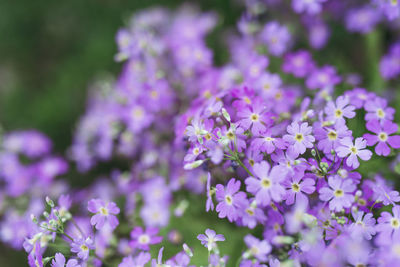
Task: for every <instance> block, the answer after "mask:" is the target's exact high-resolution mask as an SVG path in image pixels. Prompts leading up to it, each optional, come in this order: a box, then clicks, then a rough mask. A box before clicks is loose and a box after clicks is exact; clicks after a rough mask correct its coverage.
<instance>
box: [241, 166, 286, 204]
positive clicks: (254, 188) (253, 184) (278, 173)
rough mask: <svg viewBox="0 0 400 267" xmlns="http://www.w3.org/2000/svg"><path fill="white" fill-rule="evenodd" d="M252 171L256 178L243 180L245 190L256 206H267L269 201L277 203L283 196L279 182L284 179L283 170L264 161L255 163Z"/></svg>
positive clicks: (282, 189)
mask: <svg viewBox="0 0 400 267" xmlns="http://www.w3.org/2000/svg"><path fill="white" fill-rule="evenodd" d="M253 171H254V174H255V176H256V177H248V178H247V179H246V180H245V183H246V189H247V191H248V192H249V193H252V194H253V195H255V197H256V201H257V204H260V205H262V206H267V205H268V204H269V203H270V202H271V200H273V201H276V202H279V201H281V200H282V197H283V195H284V194H285V189H284V188H283V186H282V185H281V184H280V182H281V181H282V180H283V179H285V174H286V172H285V170H284V169H283V168H281V167H279V166H274V167H272V168H271V170H270V165H269V164H268V163H267V162H266V161H262V162H260V163H255V164H254V166H253Z"/></svg>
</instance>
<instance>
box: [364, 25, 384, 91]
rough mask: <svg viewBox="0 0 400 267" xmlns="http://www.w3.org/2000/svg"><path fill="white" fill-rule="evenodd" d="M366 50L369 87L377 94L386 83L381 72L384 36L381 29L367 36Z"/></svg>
mask: <svg viewBox="0 0 400 267" xmlns="http://www.w3.org/2000/svg"><path fill="white" fill-rule="evenodd" d="M365 50H366V51H365V54H366V59H367V62H366V63H367V64H365V66H366V68H367V70H366V74H367V77H369V80H368V86H369V88H370V89H371V90H373V91H375V92H377V93H379V92H382V91H383V88H384V86H385V82H384V80H383V79H382V77H381V75H380V72H379V61H380V59H381V51H382V36H381V31H379V29H376V30H374V31H372V32H370V33H369V34H367V35H365Z"/></svg>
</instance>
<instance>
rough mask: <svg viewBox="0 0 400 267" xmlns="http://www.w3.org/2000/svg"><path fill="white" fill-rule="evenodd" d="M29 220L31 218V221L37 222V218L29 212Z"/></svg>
mask: <svg viewBox="0 0 400 267" xmlns="http://www.w3.org/2000/svg"><path fill="white" fill-rule="evenodd" d="M31 220H32V222H33V223H36V224H37V223H38V220H37V218H36V216H35V215H33V214H31Z"/></svg>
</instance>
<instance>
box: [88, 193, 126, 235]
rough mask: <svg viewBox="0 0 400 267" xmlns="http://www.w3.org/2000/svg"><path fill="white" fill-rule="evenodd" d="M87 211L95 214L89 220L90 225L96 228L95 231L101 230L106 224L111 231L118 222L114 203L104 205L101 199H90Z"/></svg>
mask: <svg viewBox="0 0 400 267" xmlns="http://www.w3.org/2000/svg"><path fill="white" fill-rule="evenodd" d="M88 210H89V211H90V212H92V213H96V214H95V215H93V216H92V218H91V219H90V223H91V224H92V225H95V226H96V229H97V230H100V229H101V228H103V226H104V224H105V223H106V222H107V223H108V225H109V226H110V227H111V229H115V228H116V227H117V226H118V224H119V222H118V219H117V216H115V215H117V214H118V213H119V208H118V207H117V205H116V204H115V203H114V202H109V203H107V204H106V203H105V202H104V201H103V200H101V199H92V200H90V201H89V202H88Z"/></svg>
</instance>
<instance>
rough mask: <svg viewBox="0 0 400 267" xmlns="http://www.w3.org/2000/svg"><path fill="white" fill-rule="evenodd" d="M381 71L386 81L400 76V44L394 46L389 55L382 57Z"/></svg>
mask: <svg viewBox="0 0 400 267" xmlns="http://www.w3.org/2000/svg"><path fill="white" fill-rule="evenodd" d="M379 70H380V72H381V75H382V77H383V78H384V79H386V80H390V79H394V78H396V77H397V76H398V75H399V74H400V42H397V43H395V44H393V45H392V46H391V47H390V50H389V53H388V54H386V55H384V56H383V57H382V59H381V61H380V63H379Z"/></svg>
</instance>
